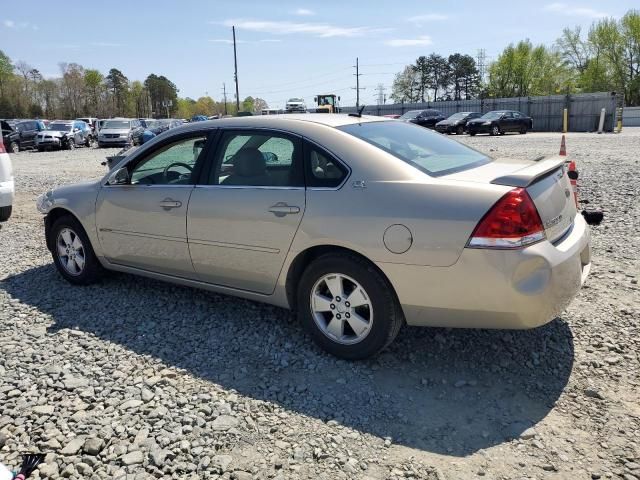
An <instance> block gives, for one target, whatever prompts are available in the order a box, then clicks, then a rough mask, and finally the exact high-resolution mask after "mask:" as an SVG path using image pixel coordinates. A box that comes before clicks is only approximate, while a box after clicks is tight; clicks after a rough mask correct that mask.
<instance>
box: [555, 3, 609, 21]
mask: <svg viewBox="0 0 640 480" xmlns="http://www.w3.org/2000/svg"><path fill="white" fill-rule="evenodd" d="M544 10H546V11H547V12H556V13H562V14H563V15H567V16H570V17H587V18H604V17H608V16H609V15H608V14H607V13H605V12H600V11H598V10H594V9H593V8H589V7H577V6H573V5H567V4H566V3H549V4H547V5H545V6H544Z"/></svg>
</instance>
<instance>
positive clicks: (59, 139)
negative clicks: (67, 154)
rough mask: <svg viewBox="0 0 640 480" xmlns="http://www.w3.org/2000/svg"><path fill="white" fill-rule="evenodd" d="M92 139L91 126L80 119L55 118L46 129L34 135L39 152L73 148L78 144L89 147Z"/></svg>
mask: <svg viewBox="0 0 640 480" xmlns="http://www.w3.org/2000/svg"><path fill="white" fill-rule="evenodd" d="M92 141H93V137H92V134H91V128H89V125H87V124H86V123H85V122H83V121H82V120H55V121H53V122H51V123H50V124H49V127H48V128H47V129H46V130H43V131H41V132H39V133H38V134H37V135H36V142H35V144H36V148H37V149H38V151H39V152H43V151H45V150H51V149H67V150H73V149H74V148H75V147H77V146H79V145H85V146H87V147H90V146H91V144H92Z"/></svg>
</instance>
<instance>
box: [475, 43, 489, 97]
mask: <svg viewBox="0 0 640 480" xmlns="http://www.w3.org/2000/svg"><path fill="white" fill-rule="evenodd" d="M486 61H487V54H486V52H485V50H484V48H480V49H478V60H477V63H478V76H479V77H480V86H481V87H482V86H484V76H485V70H486Z"/></svg>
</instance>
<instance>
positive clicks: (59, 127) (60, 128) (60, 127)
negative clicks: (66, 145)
mask: <svg viewBox="0 0 640 480" xmlns="http://www.w3.org/2000/svg"><path fill="white" fill-rule="evenodd" d="M49 130H55V131H56V132H70V131H71V124H70V123H52V124H50V125H49Z"/></svg>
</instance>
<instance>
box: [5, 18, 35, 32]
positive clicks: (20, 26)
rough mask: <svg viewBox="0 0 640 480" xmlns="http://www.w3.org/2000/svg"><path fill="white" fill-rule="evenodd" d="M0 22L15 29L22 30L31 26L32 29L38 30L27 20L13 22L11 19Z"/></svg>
mask: <svg viewBox="0 0 640 480" xmlns="http://www.w3.org/2000/svg"><path fill="white" fill-rule="evenodd" d="M2 24H3V25H4V26H5V27H7V28H15V29H17V30H23V29H25V28H31V29H33V30H38V26H37V25H35V24H33V23H29V22H18V23H16V22H14V21H13V20H8V19H7V20H3V21H2Z"/></svg>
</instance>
